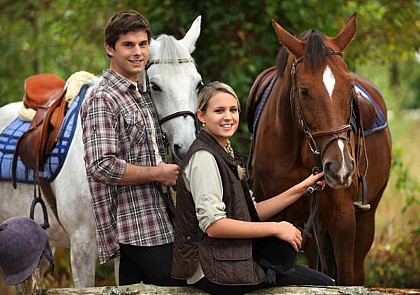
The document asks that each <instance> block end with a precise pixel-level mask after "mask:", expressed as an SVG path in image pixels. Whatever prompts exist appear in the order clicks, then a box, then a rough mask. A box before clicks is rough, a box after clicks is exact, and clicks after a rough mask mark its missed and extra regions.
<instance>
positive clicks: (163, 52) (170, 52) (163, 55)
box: [154, 34, 195, 71]
mask: <svg viewBox="0 0 420 295" xmlns="http://www.w3.org/2000/svg"><path fill="white" fill-rule="evenodd" d="M155 42H159V43H160V44H159V46H158V48H159V49H158V52H157V53H156V56H155V57H154V58H156V57H157V58H158V59H159V61H160V63H166V64H170V65H172V66H174V67H175V70H176V71H178V67H179V65H180V63H178V62H174V61H178V60H190V61H191V62H192V63H194V65H195V61H194V59H193V58H192V57H191V54H190V53H189V51H188V50H187V48H185V47H184V46H181V45H180V44H179V43H178V42H177V40H176V39H175V37H174V36H170V35H166V34H162V35H159V36H158V37H157V38H156V41H155Z"/></svg>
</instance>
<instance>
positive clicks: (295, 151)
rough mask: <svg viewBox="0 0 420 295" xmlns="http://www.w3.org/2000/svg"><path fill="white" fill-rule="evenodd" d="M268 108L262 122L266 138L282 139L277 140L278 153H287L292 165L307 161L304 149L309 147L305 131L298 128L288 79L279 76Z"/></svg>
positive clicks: (268, 102)
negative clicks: (304, 156) (303, 155)
mask: <svg viewBox="0 0 420 295" xmlns="http://www.w3.org/2000/svg"><path fill="white" fill-rule="evenodd" d="M266 109H267V115H266V116H265V122H264V123H262V124H260V125H264V126H265V129H266V130H265V132H264V133H266V135H265V136H266V138H273V139H275V138H277V139H281V140H279V141H276V143H275V145H276V146H275V148H276V150H277V152H278V153H281V154H282V155H287V157H284V159H287V161H289V162H290V163H288V164H290V165H291V167H292V166H293V165H294V164H295V163H297V162H306V161H307V160H308V159H303V158H302V154H307V153H306V152H305V153H302V149H304V150H305V151H306V149H307V144H306V139H305V136H304V134H303V132H301V131H300V130H299V129H298V128H297V124H296V122H295V119H296V118H294V116H293V113H292V106H291V102H290V87H289V83H288V80H287V79H280V77H279V79H278V81H277V82H276V83H275V85H274V88H273V91H272V93H271V95H270V98H269V100H268V101H267V106H266ZM274 141H275V140H274ZM273 148H274V147H273ZM285 164H287V163H285Z"/></svg>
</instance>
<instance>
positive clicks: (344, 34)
mask: <svg viewBox="0 0 420 295" xmlns="http://www.w3.org/2000/svg"><path fill="white" fill-rule="evenodd" d="M356 17H357V14H356V13H353V15H352V16H351V17H350V18H349V19H348V21H347V23H346V25H345V26H344V28H343V29H342V30H341V32H340V33H338V35H337V36H336V37H334V38H332V39H331V41H332V42H334V44H336V45H337V46H338V48H340V51H341V52H343V51H344V49H346V48H347V46H348V45H349V44H350V42H351V40H353V37H354V35H355V34H356V29H357V23H356Z"/></svg>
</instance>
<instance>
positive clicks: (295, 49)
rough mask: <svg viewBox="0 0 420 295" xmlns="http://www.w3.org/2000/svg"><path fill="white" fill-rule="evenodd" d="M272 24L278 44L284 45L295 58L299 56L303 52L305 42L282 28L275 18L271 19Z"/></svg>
mask: <svg viewBox="0 0 420 295" xmlns="http://www.w3.org/2000/svg"><path fill="white" fill-rule="evenodd" d="M272 24H273V27H274V30H275V31H276V35H277V39H279V42H280V44H282V45H283V46H284V47H286V48H287V49H288V50H289V51H290V52H291V53H292V54H293V55H294V56H296V58H299V57H301V56H302V55H303V54H304V53H305V48H304V47H305V43H304V42H302V41H300V40H299V39H298V38H296V37H295V36H293V35H292V34H290V33H289V32H288V31H286V30H285V29H283V27H282V26H280V25H279V24H278V23H277V22H276V21H275V20H272Z"/></svg>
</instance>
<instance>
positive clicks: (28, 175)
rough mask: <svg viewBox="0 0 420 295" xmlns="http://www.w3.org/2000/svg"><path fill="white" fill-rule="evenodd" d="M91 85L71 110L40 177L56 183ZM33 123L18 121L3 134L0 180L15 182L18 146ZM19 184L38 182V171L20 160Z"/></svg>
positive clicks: (83, 87) (68, 111)
mask: <svg viewBox="0 0 420 295" xmlns="http://www.w3.org/2000/svg"><path fill="white" fill-rule="evenodd" d="M87 88H88V85H83V86H82V88H81V89H80V91H79V94H78V95H77V96H76V98H75V99H74V101H73V103H72V104H71V106H70V108H69V109H68V110H67V112H66V115H65V117H64V121H63V124H62V126H61V129H60V132H59V135H58V139H57V143H56V145H55V147H54V148H53V150H52V151H51V153H50V154H49V155H48V157H47V159H46V161H45V165H44V169H43V171H40V176H41V177H44V178H46V179H48V180H49V181H50V182H51V181H53V180H54V179H55V178H56V176H57V175H58V173H59V172H60V170H61V167H62V166H63V163H64V160H65V159H66V156H67V153H68V150H69V147H70V144H71V141H72V139H73V135H74V131H75V129H76V125H77V118H78V116H79V110H80V106H81V104H82V102H83V99H84V96H85V94H86V90H87ZM29 125H30V122H26V121H22V120H21V119H19V118H16V119H15V120H14V121H13V122H11V123H10V124H9V126H7V127H6V128H5V129H4V130H3V132H2V133H1V134H0V180H4V181H9V180H12V162H13V154H14V151H15V149H16V144H17V142H18V140H19V138H20V137H21V136H22V134H23V133H25V132H26V130H28V128H29ZM16 181H17V182H20V183H34V170H32V169H29V168H27V167H26V166H25V165H24V164H23V162H22V161H21V160H20V157H19V158H18V160H17V167H16Z"/></svg>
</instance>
